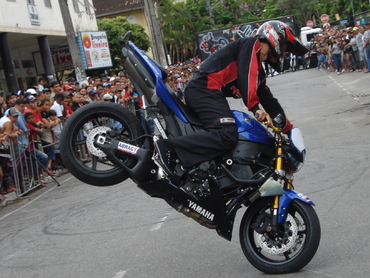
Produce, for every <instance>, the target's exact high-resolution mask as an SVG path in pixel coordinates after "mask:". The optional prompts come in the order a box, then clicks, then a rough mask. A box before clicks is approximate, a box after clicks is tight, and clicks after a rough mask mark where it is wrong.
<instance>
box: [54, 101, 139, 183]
mask: <svg viewBox="0 0 370 278" xmlns="http://www.w3.org/2000/svg"><path fill="white" fill-rule="evenodd" d="M100 134H102V135H105V136H106V135H108V136H109V137H111V138H113V139H117V140H119V141H122V142H127V143H129V144H131V145H136V146H140V145H141V144H142V140H143V139H137V138H138V137H140V136H141V135H143V134H144V130H143V128H142V126H141V124H140V122H139V120H138V119H137V118H136V116H135V115H134V114H133V113H132V112H131V111H129V110H128V109H126V108H124V107H123V106H121V105H119V104H115V103H111V102H104V101H101V102H96V103H91V104H88V105H85V106H83V107H81V108H79V109H78V110H76V111H75V112H74V113H73V114H72V115H71V116H70V117H69V119H68V120H67V121H66V123H65V125H64V127H63V129H62V133H61V136H60V155H61V158H62V161H63V164H64V165H65V166H66V167H67V169H68V170H69V171H70V173H71V174H72V175H73V176H75V177H76V178H77V179H79V180H81V181H83V182H85V183H88V184H91V185H96V186H109V185H114V184H117V183H120V182H122V181H124V180H126V179H127V178H128V175H127V173H126V172H125V171H124V169H123V168H122V167H119V166H117V165H115V164H114V163H113V162H112V161H110V160H109V157H107V156H106V155H105V154H104V153H103V152H102V151H101V150H99V148H98V147H96V146H95V145H94V141H95V140H96V138H97V136H99V135H100ZM85 145H86V147H87V149H88V151H89V153H90V154H91V156H92V161H91V162H88V163H86V161H85V163H84V161H82V160H81V158H80V155H79V152H78V146H85ZM120 159H121V161H122V162H123V163H125V164H126V165H127V166H129V167H131V165H133V163H134V160H133V159H132V158H130V157H128V156H127V157H122V155H121V156H120Z"/></svg>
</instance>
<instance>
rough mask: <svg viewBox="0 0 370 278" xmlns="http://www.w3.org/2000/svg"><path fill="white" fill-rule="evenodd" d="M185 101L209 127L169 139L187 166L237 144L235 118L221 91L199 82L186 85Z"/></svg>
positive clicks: (217, 154)
mask: <svg viewBox="0 0 370 278" xmlns="http://www.w3.org/2000/svg"><path fill="white" fill-rule="evenodd" d="M185 101H186V104H187V105H188V106H189V107H190V108H191V109H192V110H193V111H194V112H196V114H197V115H198V117H199V119H200V121H201V122H202V123H203V126H204V128H205V130H206V131H205V132H199V133H195V134H190V135H186V136H181V137H176V138H174V139H170V142H171V144H172V146H173V147H174V149H175V152H176V154H177V155H178V157H179V159H180V161H181V163H182V165H183V166H184V167H186V168H189V167H191V166H194V165H196V164H199V163H202V162H205V161H209V160H211V159H214V158H216V157H218V156H220V155H222V154H224V153H226V152H227V151H230V150H232V149H233V148H234V147H235V146H236V144H237V142H238V133H237V130H236V125H235V121H233V117H232V113H231V111H230V107H229V104H228V102H227V100H226V97H225V96H224V94H223V93H222V92H220V91H217V90H210V89H207V88H201V87H199V86H197V87H187V88H186V90H185Z"/></svg>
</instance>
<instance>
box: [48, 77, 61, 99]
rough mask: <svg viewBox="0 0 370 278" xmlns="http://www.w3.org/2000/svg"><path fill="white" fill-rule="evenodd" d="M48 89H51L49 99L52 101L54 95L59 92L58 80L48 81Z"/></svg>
mask: <svg viewBox="0 0 370 278" xmlns="http://www.w3.org/2000/svg"><path fill="white" fill-rule="evenodd" d="M50 90H51V94H50V100H51V101H54V97H55V95H56V94H58V93H60V84H59V82H58V81H53V82H51V83H50Z"/></svg>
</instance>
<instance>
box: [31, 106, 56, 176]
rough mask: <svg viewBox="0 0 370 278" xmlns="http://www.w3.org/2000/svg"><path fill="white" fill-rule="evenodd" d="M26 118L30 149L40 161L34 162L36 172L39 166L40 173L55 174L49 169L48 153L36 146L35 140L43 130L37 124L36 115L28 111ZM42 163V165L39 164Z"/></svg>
mask: <svg viewBox="0 0 370 278" xmlns="http://www.w3.org/2000/svg"><path fill="white" fill-rule="evenodd" d="M24 118H25V120H26V126H27V128H28V129H29V135H28V141H29V151H30V153H31V154H32V155H33V156H34V157H36V159H37V160H38V162H39V163H37V162H36V163H34V165H33V169H34V173H37V170H36V169H37V168H38V169H39V174H41V173H43V174H44V175H45V176H49V175H50V176H55V174H54V173H53V172H52V171H51V170H49V169H48V161H49V159H48V156H47V154H45V153H43V152H42V151H40V150H38V149H37V148H35V141H38V136H40V135H42V130H41V129H40V128H38V126H37V125H36V124H35V121H34V116H33V114H32V113H31V112H27V113H25V114H24ZM39 164H41V165H42V167H41V165H39Z"/></svg>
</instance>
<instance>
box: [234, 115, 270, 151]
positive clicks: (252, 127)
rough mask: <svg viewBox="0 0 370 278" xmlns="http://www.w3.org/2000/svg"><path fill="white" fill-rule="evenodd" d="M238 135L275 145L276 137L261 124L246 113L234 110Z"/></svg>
mask: <svg viewBox="0 0 370 278" xmlns="http://www.w3.org/2000/svg"><path fill="white" fill-rule="evenodd" d="M231 112H232V113H233V116H234V118H235V120H236V127H237V129H238V133H239V134H240V135H241V136H243V137H245V138H246V139H248V140H250V141H253V142H258V143H262V144H267V145H274V142H275V140H274V137H273V136H272V135H271V133H269V132H268V131H267V130H266V129H265V128H264V127H263V126H262V125H261V124H260V123H259V122H257V121H256V120H255V119H254V118H252V117H251V116H249V115H248V114H246V113H243V112H240V111H236V110H232V111H231Z"/></svg>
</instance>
